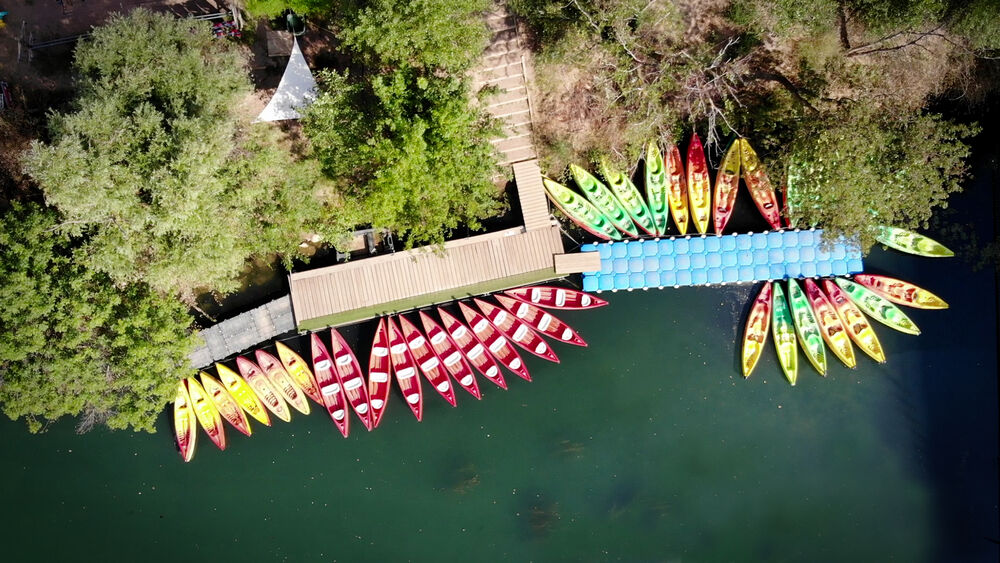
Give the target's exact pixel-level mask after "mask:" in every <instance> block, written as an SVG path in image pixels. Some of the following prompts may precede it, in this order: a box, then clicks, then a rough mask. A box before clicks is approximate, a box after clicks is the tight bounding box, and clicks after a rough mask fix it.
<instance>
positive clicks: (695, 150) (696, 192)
mask: <svg viewBox="0 0 1000 563" xmlns="http://www.w3.org/2000/svg"><path fill="white" fill-rule="evenodd" d="M687 186H688V202H689V204H690V206H691V218H692V219H693V220H694V226H695V228H697V229H698V232H699V233H701V234H705V233H706V232H707V231H708V222H709V215H711V213H712V180H711V178H710V177H709V175H708V163H707V162H705V149H704V148H702V146H701V139H699V138H698V134H697V133H692V134H691V142H690V143H689V144H688V150H687Z"/></svg>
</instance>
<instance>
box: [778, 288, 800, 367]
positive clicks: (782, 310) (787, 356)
mask: <svg viewBox="0 0 1000 563" xmlns="http://www.w3.org/2000/svg"><path fill="white" fill-rule="evenodd" d="M771 290H772V292H773V297H772V299H771V334H772V336H774V350H775V352H777V353H778V363H780V364H781V371H783V372H784V373H785V379H787V380H788V382H789V383H791V384H792V385H795V381H796V380H797V379H798V376H799V343H798V338H796V337H795V325H794V324H793V322H792V313H791V311H789V310H788V302H787V301H786V300H785V292H784V291H782V289H781V284H780V283H774V284H772V286H771Z"/></svg>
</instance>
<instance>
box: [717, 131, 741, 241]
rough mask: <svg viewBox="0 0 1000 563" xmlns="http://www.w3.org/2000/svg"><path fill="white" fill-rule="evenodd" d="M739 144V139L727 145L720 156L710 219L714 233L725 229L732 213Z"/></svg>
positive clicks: (736, 183) (738, 175) (738, 170)
mask: <svg viewBox="0 0 1000 563" xmlns="http://www.w3.org/2000/svg"><path fill="white" fill-rule="evenodd" d="M740 146H741V143H740V141H739V139H736V140H735V141H733V143H732V144H731V145H729V149H728V150H726V156H724V157H723V158H722V164H721V165H720V166H719V171H718V172H717V173H716V176H715V207H714V208H713V211H712V221H713V223H714V226H715V233H716V234H719V235H721V234H722V231H723V230H725V228H726V224H727V223H729V218H730V217H732V215H733V207H734V206H735V205H736V194H737V193H739V187H740V161H741V160H742V158H741V156H740Z"/></svg>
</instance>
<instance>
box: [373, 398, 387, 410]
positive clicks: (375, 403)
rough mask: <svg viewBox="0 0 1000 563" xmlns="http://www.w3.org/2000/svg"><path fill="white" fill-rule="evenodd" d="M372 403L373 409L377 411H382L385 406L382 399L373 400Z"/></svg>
mask: <svg viewBox="0 0 1000 563" xmlns="http://www.w3.org/2000/svg"><path fill="white" fill-rule="evenodd" d="M371 402H372V408H373V409H375V410H378V409H381V408H382V405H384V404H385V401H383V400H382V399H372V401H371Z"/></svg>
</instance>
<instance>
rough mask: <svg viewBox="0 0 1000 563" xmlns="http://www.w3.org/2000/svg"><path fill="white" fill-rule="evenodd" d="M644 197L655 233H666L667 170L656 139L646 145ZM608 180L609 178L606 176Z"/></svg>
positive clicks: (602, 164) (602, 163) (602, 165)
mask: <svg viewBox="0 0 1000 563" xmlns="http://www.w3.org/2000/svg"><path fill="white" fill-rule="evenodd" d="M603 167H604V161H603V160H602V161H601V168H602V171H601V173H602V174H604V177H605V178H607V177H608V175H607V174H605V173H604V171H603ZM645 168H646V199H647V200H649V212H650V213H652V215H653V223H654V224H655V228H654V230H655V231H656V232H655V233H653V234H655V235H661V236H662V235H665V234H666V233H667V197H668V195H667V189H668V187H667V181H668V180H667V172H666V169H665V168H664V167H663V155H662V154H661V153H660V147H658V146H656V141H650V142H649V145H648V146H647V147H646V166H645ZM608 181H609V182H610V181H611V179H610V178H608Z"/></svg>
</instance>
